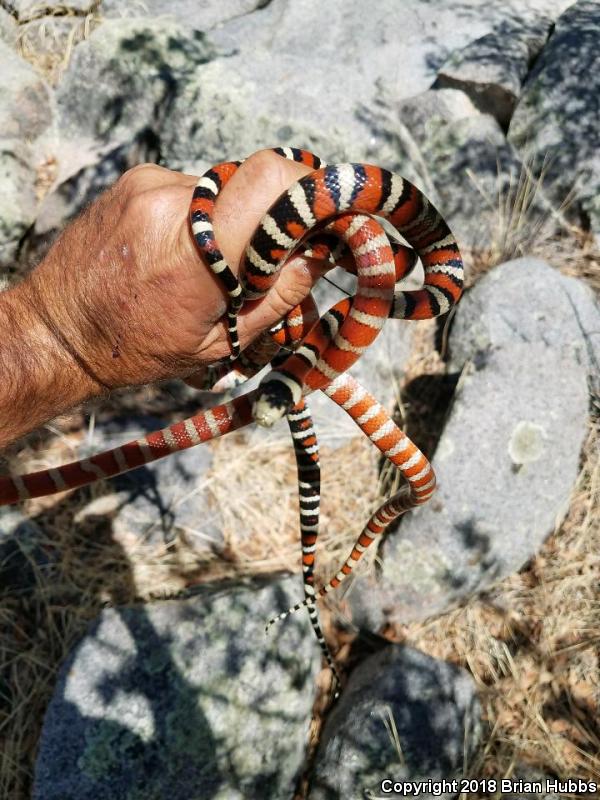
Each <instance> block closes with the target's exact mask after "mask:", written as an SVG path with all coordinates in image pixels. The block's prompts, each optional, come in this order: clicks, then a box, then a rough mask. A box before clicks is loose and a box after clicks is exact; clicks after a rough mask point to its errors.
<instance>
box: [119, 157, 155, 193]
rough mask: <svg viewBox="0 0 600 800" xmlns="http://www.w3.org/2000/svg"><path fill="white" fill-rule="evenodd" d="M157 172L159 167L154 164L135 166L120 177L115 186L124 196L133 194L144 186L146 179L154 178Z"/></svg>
mask: <svg viewBox="0 0 600 800" xmlns="http://www.w3.org/2000/svg"><path fill="white" fill-rule="evenodd" d="M158 170H160V167H158V166H157V165H156V164H137V165H136V166H135V167H131V169H128V170H127V172H124V173H123V175H121V177H120V178H119V180H118V181H117V185H118V186H119V187H120V188H121V189H122V190H124V191H125V193H126V194H134V193H135V192H136V191H140V189H141V188H142V187H144V186H145V185H146V183H147V180H148V178H152V177H154V175H155V174H156V172H157V171H158Z"/></svg>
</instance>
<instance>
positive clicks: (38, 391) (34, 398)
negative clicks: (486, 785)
mask: <svg viewBox="0 0 600 800" xmlns="http://www.w3.org/2000/svg"><path fill="white" fill-rule="evenodd" d="M0 330H1V331H2V332H3V338H2V341H1V342H0V371H1V374H2V376H3V378H4V380H3V381H2V383H1V384H0V448H3V447H5V446H6V445H8V444H9V443H10V442H11V441H14V440H15V439H18V438H19V437H21V436H23V435H24V434H26V433H28V432H29V431H31V430H33V429H35V428H36V427H38V426H39V425H41V424H42V423H44V422H46V421H47V420H49V419H52V418H53V417H56V416H58V415H59V414H61V413H63V412H64V411H67V410H68V409H69V408H71V407H73V406H75V405H78V404H79V403H81V402H84V401H85V400H87V399H89V398H90V397H92V396H94V395H97V394H100V387H99V386H98V384H97V383H96V382H95V381H94V380H93V379H92V378H91V377H90V376H89V375H87V374H86V373H85V370H84V369H82V367H81V365H80V364H78V363H77V359H76V357H74V355H73V354H72V353H70V352H69V350H68V347H65V343H64V342H62V341H61V337H60V334H59V335H58V336H57V334H56V331H55V330H54V323H53V320H52V316H51V314H50V313H49V311H48V308H47V306H46V304H44V303H42V302H41V301H40V298H39V296H38V292H37V291H36V289H35V286H34V285H33V283H32V282H31V281H30V280H29V279H27V280H25V281H24V282H22V283H21V284H19V285H18V286H16V287H14V288H13V289H10V290H8V291H6V292H3V293H1V294H0Z"/></svg>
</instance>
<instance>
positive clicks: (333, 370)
mask: <svg viewBox="0 0 600 800" xmlns="http://www.w3.org/2000/svg"><path fill="white" fill-rule="evenodd" d="M274 152H276V153H277V154H278V155H279V156H281V157H283V158H287V159H291V160H294V161H297V162H300V163H302V164H305V165H307V166H308V167H310V168H311V169H312V172H310V174H308V175H306V176H305V177H304V178H302V179H301V180H299V181H297V182H296V183H294V184H293V185H292V186H291V187H290V188H289V189H288V190H287V191H286V192H284V193H283V194H282V195H281V196H280V197H279V199H278V200H277V201H276V202H275V203H274V204H273V205H272V206H271V208H270V209H269V211H268V212H267V213H266V214H265V216H264V217H263V219H262V220H261V222H260V224H259V226H258V227H257V229H256V232H255V234H254V236H253V238H252V239H251V241H250V243H249V245H248V247H247V248H246V252H245V257H244V263H243V265H242V268H241V271H240V279H239V280H238V278H236V276H235V273H234V272H233V270H232V269H231V268H230V265H229V264H227V262H226V260H225V258H224V257H223V255H222V253H221V251H220V249H219V246H218V243H217V242H216V240H215V235H214V230H213V225H212V218H213V213H214V208H215V203H216V202H217V198H218V196H219V193H220V191H221V190H222V189H223V187H224V186H225V185H226V184H227V182H228V181H229V180H230V178H231V177H232V175H233V174H235V172H236V170H237V169H238V167H239V166H240V164H241V163H242V162H241V161H231V162H225V163H222V164H218V165H217V166H214V167H212V169H210V170H208V171H207V172H206V173H205V174H204V175H203V176H202V177H201V178H200V179H199V181H198V183H197V185H196V188H195V190H194V193H193V197H192V201H191V205H190V224H191V230H192V234H193V236H194V239H195V241H196V244H197V247H198V250H199V252H200V254H201V255H202V257H203V260H204V261H205V263H207V264H208V265H209V267H210V268H211V269H212V270H213V272H214V274H215V275H216V276H217V278H218V279H219V281H220V282H221V283H222V286H223V288H224V290H225V291H226V292H227V294H228V296H229V308H228V311H227V325H228V332H229V340H230V344H231V354H230V358H229V363H228V364H226V365H225V364H222V363H221V364H218V365H214V366H213V368H212V369H210V370H209V375H210V382H211V384H213V386H212V388H214V389H215V390H217V389H219V388H221V387H222V386H223V383H224V382H227V379H228V376H231V375H232V374H238V375H239V376H241V378H242V379H245V378H247V377H250V376H251V375H253V374H255V373H256V372H257V371H258V370H260V369H261V368H262V367H263V366H265V365H266V364H270V366H271V369H270V370H269V371H268V372H267V373H266V375H265V376H264V377H263V379H262V381H261V382H260V384H259V386H258V388H256V389H255V390H253V391H251V392H247V393H245V394H243V395H241V396H239V397H236V398H234V399H233V400H230V401H229V402H226V403H222V404H219V405H216V406H214V407H213V408H211V409H209V410H207V411H204V412H203V413H200V414H196V415H195V416H192V417H190V418H188V419H185V420H183V421H181V422H176V423H174V424H173V425H170V426H168V427H166V428H164V429H162V430H159V431H155V432H154V433H150V434H147V435H146V436H143V437H141V438H140V439H136V440H135V441H131V442H128V443H126V444H123V445H121V446H120V447H116V448H113V449H112V450H108V451H106V452H103V453H100V454H98V455H94V456H92V457H90V458H86V459H82V460H80V461H76V462H73V463H70V464H66V465H64V466H60V467H55V468H52V469H46V470H43V471H40V472H35V473H30V474H27V475H13V476H7V477H1V478H0V505H6V504H10V503H16V502H19V501H23V500H26V499H29V498H33V497H40V496H43V495H47V494H53V493H55V492H61V491H64V490H65V489H71V488H77V487H79V486H83V485H85V484H89V483H92V482H94V481H97V480H100V479H104V478H110V477H112V476H115V475H118V474H121V473H123V472H127V471H128V470H132V469H135V468H136V467H139V466H141V465H143V464H147V463H150V462H151V461H155V460H156V459H159V458H163V457H164V456H167V455H169V454H171V453H174V452H177V451H179V450H185V449H186V448H189V447H193V446H194V445H197V444H200V443H201V442H207V441H210V440H212V439H216V438H217V437H219V436H223V435H225V434H227V433H230V432H231V431H234V430H237V429H240V428H242V427H244V426H246V425H248V424H250V423H251V422H253V421H256V422H258V423H260V424H262V425H265V426H270V425H273V424H274V423H275V422H276V421H277V420H278V419H280V418H282V417H283V416H286V418H287V422H288V425H289V427H290V431H291V435H292V439H293V444H294V452H295V456H296V464H297V470H298V487H299V500H300V531H301V545H302V567H303V580H304V593H305V598H304V600H303V601H302V602H300V603H298V604H297V605H296V606H294V607H293V608H292V609H289V610H288V611H287V612H284V613H283V614H280V615H279V616H278V617H276V618H275V619H281V618H283V617H285V616H286V615H287V614H288V613H290V611H293V610H297V609H299V608H302V607H307V608H308V611H309V615H310V620H311V624H312V626H313V629H314V631H315V634H316V636H317V640H318V641H319V644H320V646H321V649H322V651H323V653H324V655H325V657H326V659H327V661H328V663H329V665H330V667H331V668H332V670H333V674H334V676H335V678H336V679H337V673H336V671H335V666H334V663H333V659H332V657H331V654H330V652H329V649H328V647H327V645H326V643H325V640H324V638H323V635H322V633H321V630H320V627H319V622H318V618H317V612H316V599H317V598H318V597H321V596H323V595H325V594H327V593H328V592H330V591H331V590H333V589H335V588H336V587H337V586H339V584H340V583H341V582H342V581H343V580H344V578H346V577H347V576H348V575H349V574H350V573H351V571H352V568H353V566H354V565H355V564H356V562H357V561H358V560H359V559H360V558H361V556H362V554H363V553H364V551H365V550H366V549H367V547H369V545H370V544H371V543H372V542H373V541H374V540H375V539H376V538H377V537H378V536H380V535H381V534H382V533H383V532H384V531H385V530H386V528H387V527H388V526H389V524H390V523H391V522H392V521H393V520H394V519H396V518H397V517H398V516H399V515H400V514H402V513H403V512H405V511H406V510H408V509H410V508H413V507H415V506H418V505H421V504H422V503H424V502H426V501H427V500H428V499H429V498H430V497H431V495H432V494H433V492H434V491H435V475H434V472H433V470H432V468H431V465H430V464H429V462H428V460H427V459H426V458H425V456H424V455H423V453H421V452H420V450H419V449H418V448H417V447H416V446H415V445H414V444H413V443H412V442H411V441H410V439H409V438H408V437H407V436H406V435H405V434H404V433H403V432H402V431H401V430H400V429H399V428H398V427H397V426H396V424H395V423H394V422H393V420H392V419H391V418H390V416H389V414H388V413H387V412H386V410H385V409H384V408H383V407H382V406H381V405H380V404H379V403H378V402H377V400H376V399H375V398H374V397H373V396H372V395H371V394H369V393H368V392H367V391H366V390H365V389H364V388H363V387H362V386H361V385H360V384H359V383H358V382H357V381H356V380H355V379H354V378H352V377H351V376H350V375H349V374H348V372H347V370H348V369H349V368H350V367H351V366H352V365H353V364H354V363H355V362H356V360H357V359H358V358H359V357H360V356H361V354H362V353H363V352H364V351H365V350H366V349H367V348H368V347H369V346H370V345H371V344H372V342H373V341H374V340H375V338H376V336H377V334H378V333H379V331H380V330H381V328H382V327H383V325H384V323H385V321H386V319H388V318H392V319H405V320H421V319H429V318H432V317H435V316H438V315H440V314H445V313H447V312H448V311H449V310H450V309H451V308H452V307H453V306H454V305H455V303H456V302H457V301H458V299H459V297H460V295H461V292H462V286H463V264H462V260H461V256H460V252H459V249H458V246H457V243H456V240H455V238H454V236H453V235H452V233H451V232H450V230H449V228H448V226H447V225H446V223H445V222H444V220H443V218H442V217H441V215H440V214H439V213H438V212H437V210H436V209H435V208H434V207H433V205H432V204H431V203H430V202H429V200H428V199H427V198H426V197H425V195H423V194H422V193H421V192H420V191H419V190H418V189H417V188H416V187H415V186H414V185H413V184H412V183H410V182H409V181H407V180H405V179H403V178H402V177H400V176H399V175H396V174H394V173H391V172H388V171H387V170H385V169H382V168H380V167H376V166H372V165H368V164H334V165H325V164H323V163H322V162H321V160H320V159H319V158H318V157H317V156H315V155H313V154H312V153H309V152H308V151H306V150H300V149H297V148H275V149H274ZM377 218H383V219H385V220H388V221H389V223H390V224H391V225H392V226H393V227H394V228H395V229H396V231H398V233H400V234H401V235H402V236H403V237H404V239H405V240H406V241H407V242H408V244H409V245H410V247H406V246H404V245H400V244H397V243H392V244H391V243H390V240H389V239H388V236H387V234H386V232H385V230H384V229H383V227H382V226H381V224H380V223H379V222H378V221H377ZM411 248H412V249H411ZM299 249H300V250H302V252H304V254H305V255H307V256H312V257H316V258H320V259H325V260H328V261H330V262H331V266H332V267H333V266H334V265H335V264H336V263H338V261H339V260H340V259H344V256H346V258H345V259H344V261H345V263H350V266H349V267H348V269H349V270H350V271H352V272H355V273H356V276H357V288H356V294H355V295H354V296H353V297H350V298H347V299H344V300H341V301H340V302H338V303H336V304H335V305H334V306H333V307H332V308H330V309H329V310H328V311H327V312H326V313H325V314H324V315H323V316H321V317H319V314H318V311H317V308H316V304H315V302H314V300H313V298H312V296H311V295H309V296H308V297H307V298H306V299H305V300H304V301H303V302H302V303H301V304H300V305H299V306H297V307H296V308H294V309H293V310H292V311H291V312H290V313H289V314H288V315H287V316H286V318H285V319H283V320H282V321H281V322H280V323H279V324H278V325H276V326H275V327H274V328H272V329H271V331H269V332H266V333H265V334H263V335H262V336H261V337H259V339H258V340H256V341H255V342H254V343H253V344H252V345H250V346H249V347H248V348H246V349H245V350H244V351H243V352H241V350H240V342H239V339H238V333H237V316H238V313H239V311H240V309H241V308H242V305H243V303H244V301H245V300H246V299H253V298H259V297H262V296H264V295H265V294H266V293H267V291H268V290H269V289H270V288H271V287H272V286H273V284H274V283H275V281H276V280H277V276H278V274H279V271H280V269H281V268H282V267H283V266H284V264H285V262H286V260H287V259H288V258H289V257H290V255H291V254H292V253H296V252H298V251H299ZM348 255H350V256H351V258H350V259H348V257H347V256H348ZM417 257H418V258H419V259H420V260H421V263H422V265H423V269H424V284H423V286H422V288H420V289H417V290H414V291H403V290H402V289H400V288H399V287H398V286H397V284H398V282H399V281H401V280H402V279H403V278H404V277H405V276H406V275H407V274H408V273H409V272H410V271H411V269H412V268H413V266H414V264H415V263H416V258H417ZM315 390H321V391H323V392H324V393H325V394H326V395H327V396H328V397H330V398H331V399H332V400H333V401H334V402H335V403H337V405H339V406H340V407H341V408H343V409H344V411H345V412H346V413H348V414H349V415H350V417H351V418H352V419H353V420H354V421H355V423H356V424H357V425H358V426H359V428H360V429H361V430H362V431H363V433H364V434H365V435H366V436H367V437H368V438H369V439H370V441H371V442H373V444H374V445H375V446H376V447H377V448H378V449H379V451H380V452H381V453H382V454H383V455H384V456H385V458H386V459H388V460H389V461H390V462H391V463H392V464H393V465H394V466H395V467H396V468H398V469H399V470H400V472H401V473H402V475H403V476H404V478H405V479H406V485H404V486H403V487H402V488H401V489H400V491H399V492H397V493H396V494H395V495H394V496H392V497H391V498H389V499H388V500H386V501H385V502H384V503H383V504H382V505H381V506H380V507H379V508H378V509H377V510H376V511H375V512H374V513H373V514H372V516H371V518H370V519H369V520H368V522H367V524H366V525H365V527H364V528H363V530H362V532H361V534H360V536H359V537H358V539H357V541H356V543H355V545H354V547H353V548H352V551H351V553H350V555H349V556H348V558H347V559H346V561H345V562H344V564H343V565H342V566H341V568H340V569H339V571H338V572H337V573H336V575H335V576H334V577H333V578H332V579H331V580H330V581H329V582H328V583H326V584H325V585H323V586H321V587H320V588H318V589H317V588H316V587H315V585H314V564H315V549H316V541H317V535H318V528H319V503H320V496H319V492H320V472H319V454H318V442H317V436H316V432H315V429H314V425H313V422H312V419H311V415H310V410H309V408H308V404H307V400H306V399H305V398H306V396H307V395H308V394H310V393H311V392H313V391H315ZM273 621H275V620H271V622H273Z"/></svg>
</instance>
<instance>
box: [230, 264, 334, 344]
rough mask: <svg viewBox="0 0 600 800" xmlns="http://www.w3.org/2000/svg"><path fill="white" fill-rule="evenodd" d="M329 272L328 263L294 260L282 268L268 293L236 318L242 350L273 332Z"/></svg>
mask: <svg viewBox="0 0 600 800" xmlns="http://www.w3.org/2000/svg"><path fill="white" fill-rule="evenodd" d="M331 268H332V264H331V263H330V262H328V261H322V260H320V259H316V258H306V257H304V256H295V257H294V258H292V259H290V261H289V262H288V263H287V264H286V265H285V266H284V267H283V269H282V270H281V272H280V273H279V277H278V279H277V281H276V282H275V284H274V285H273V286H272V287H271V289H270V290H269V291H268V293H267V294H266V295H265V296H264V297H263V298H261V299H260V300H255V301H253V302H247V303H246V304H245V306H244V307H243V309H242V311H241V313H240V316H239V318H238V322H239V324H238V329H239V334H240V341H241V342H242V346H243V347H245V346H246V345H247V344H249V343H250V342H251V341H252V340H253V339H255V338H256V336H258V334H260V333H261V332H262V331H265V330H268V329H269V328H272V327H273V325H275V324H276V323H277V322H279V320H281V319H283V317H285V316H286V314H288V313H289V312H290V311H291V310H292V309H293V308H295V307H296V306H297V305H300V303H301V302H302V301H303V300H304V298H305V297H306V296H307V295H308V293H309V292H310V290H311V289H312V288H313V286H314V285H315V283H316V282H317V281H318V280H319V278H321V277H322V276H323V275H325V273H326V272H328V271H329V270H330V269H331Z"/></svg>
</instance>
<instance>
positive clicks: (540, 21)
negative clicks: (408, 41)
mask: <svg viewBox="0 0 600 800" xmlns="http://www.w3.org/2000/svg"><path fill="white" fill-rule="evenodd" d="M551 25H552V20H551V19H550V18H549V17H546V16H540V17H534V18H533V19H517V18H513V19H511V18H508V19H506V20H503V21H502V22H501V23H500V25H499V26H498V27H497V28H495V29H494V30H493V31H492V32H491V33H488V34H486V35H485V36H482V37H481V38H480V39H476V40H475V41H474V42H471V43H470V44H468V45H467V46H466V47H465V48H463V49H461V50H457V51H455V52H454V53H452V55H451V56H450V58H449V59H448V60H447V61H446V62H445V64H443V66H442V68H441V69H440V71H439V72H438V76H437V79H436V82H435V84H434V87H435V88H438V87H445V88H453V89H461V90H462V91H463V92H465V93H466V94H467V95H468V96H469V97H470V98H471V100H472V101H473V103H474V104H475V105H476V106H477V108H478V109H479V110H480V111H482V112H483V113H486V114H491V115H492V116H494V117H495V118H496V120H497V121H498V122H499V124H500V125H501V126H502V127H503V128H504V129H506V128H507V127H508V123H509V122H510V118H511V116H512V112H513V110H514V107H515V105H516V103H517V100H518V99H519V95H520V93H521V86H522V84H523V81H524V80H525V77H526V76H527V73H528V71H529V68H530V65H531V64H532V63H533V61H534V60H535V58H536V57H537V56H538V54H539V52H540V51H541V49H542V48H543V47H544V45H545V43H546V41H547V39H548V35H549V33H550V27H551Z"/></svg>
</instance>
